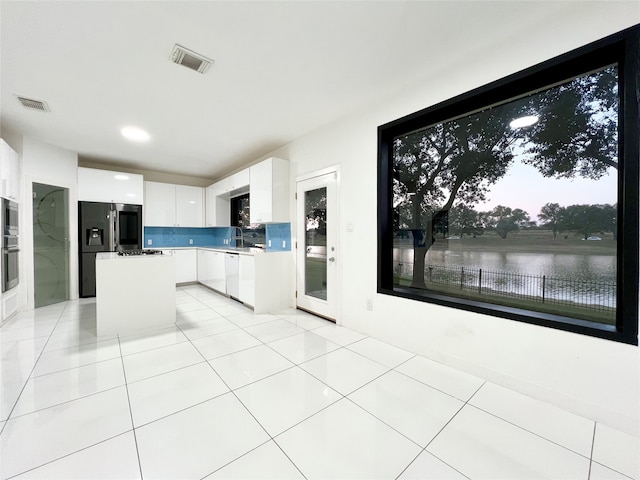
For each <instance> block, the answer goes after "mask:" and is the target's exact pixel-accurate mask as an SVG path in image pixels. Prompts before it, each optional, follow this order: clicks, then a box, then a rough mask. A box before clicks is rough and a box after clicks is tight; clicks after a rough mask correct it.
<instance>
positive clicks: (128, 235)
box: [78, 202, 142, 297]
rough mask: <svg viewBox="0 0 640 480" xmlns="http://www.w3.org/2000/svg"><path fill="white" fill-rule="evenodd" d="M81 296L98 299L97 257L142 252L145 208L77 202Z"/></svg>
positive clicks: (121, 204) (140, 206)
mask: <svg viewBox="0 0 640 480" xmlns="http://www.w3.org/2000/svg"><path fill="white" fill-rule="evenodd" d="M78 235H79V237H78V245H79V255H80V259H79V266H80V282H79V283H80V296H81V297H95V295H96V254H97V253H98V252H118V251H122V250H139V249H141V248H142V205H127V204H123V203H98V202H78Z"/></svg>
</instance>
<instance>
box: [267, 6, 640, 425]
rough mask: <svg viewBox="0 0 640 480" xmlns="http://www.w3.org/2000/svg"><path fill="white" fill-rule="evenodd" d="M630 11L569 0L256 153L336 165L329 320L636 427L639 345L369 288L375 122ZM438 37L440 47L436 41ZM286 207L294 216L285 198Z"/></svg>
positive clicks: (612, 25) (574, 40)
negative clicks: (486, 45) (545, 19)
mask: <svg viewBox="0 0 640 480" xmlns="http://www.w3.org/2000/svg"><path fill="white" fill-rule="evenodd" d="M639 20H640V8H639V7H638V5H637V4H636V3H635V2H627V3H616V4H610V3H607V2H601V3H596V2H591V3H585V2H579V4H576V11H575V15H572V16H568V17H566V18H562V19H555V20H552V19H550V23H549V24H548V25H541V26H537V28H536V29H535V31H529V32H527V31H522V32H520V33H521V35H522V36H521V37H520V38H515V39H508V41H505V42H504V43H503V44H500V45H494V46H492V49H491V50H490V51H486V52H484V54H482V55H479V54H478V52H475V53H474V55H473V56H469V58H468V61H467V62H465V63H464V64H460V65H455V66H452V68H451V70H450V71H447V72H441V73H440V74H438V75H436V76H432V77H430V78H423V79H419V80H414V81H413V82H412V84H411V85H408V86H407V88H405V89H404V90H403V91H400V92H397V94H396V95H395V96H394V97H393V98H388V99H381V100H380V102H379V103H378V104H376V105H374V106H371V107H370V108H368V109H367V110H365V111H360V112H357V113H354V114H350V115H347V116H345V117H344V118H343V119H341V120H339V121H336V122H335V123H332V124H330V125H328V126H326V127H324V128H321V129H319V130H317V131H315V132H313V133H310V134H308V135H306V136H305V137H303V138H301V139H299V140H297V141H294V142H292V143H291V144H289V145H287V146H285V147H282V148H280V149H277V150H275V151H273V152H270V153H269V154H268V155H265V157H264V158H266V157H269V156H276V157H280V158H285V159H289V160H290V161H291V179H292V183H293V182H295V178H296V177H297V176H299V175H303V174H307V173H310V172H313V171H316V170H319V169H322V168H325V167H329V166H332V165H336V164H339V165H340V169H341V185H340V188H341V205H340V229H339V231H340V241H339V252H341V255H340V256H339V261H340V262H341V272H342V278H341V283H342V286H343V288H342V292H341V293H342V295H341V298H342V299H343V300H344V301H342V302H341V305H340V315H339V321H340V322H341V323H342V324H343V325H344V326H346V327H349V328H352V329H354V330H357V331H360V332H363V333H365V334H368V335H370V336H372V337H375V338H379V339H383V340H386V341H388V342H390V343H392V344H395V345H397V346H399V347H402V348H405V349H407V350H410V351H412V352H416V353H419V354H422V355H424V356H426V357H429V358H431V359H434V360H437V361H440V362H443V363H446V364H448V365H452V366H454V367H457V368H459V369H461V370H464V371H467V372H470V373H473V374H475V375H478V376H480V377H483V378H485V379H488V380H490V381H493V382H496V383H499V384H502V385H505V386H507V387H510V388H513V389H515V390H518V391H521V392H523V393H527V394H529V395H531V396H533V397H536V398H539V399H543V400H546V401H549V402H551V403H554V404H556V405H559V406H561V407H564V408H566V409H568V410H570V411H574V412H576V413H578V414H581V415H584V416H587V417H589V418H592V419H594V420H596V421H600V422H603V423H606V424H609V425H611V426H613V427H616V428H619V429H622V430H625V431H628V432H631V433H635V434H639V433H640V412H639V410H640V408H639V405H640V393H639V391H640V385H639V382H640V380H639V379H640V357H639V354H638V347H635V346H630V345H623V344H620V343H616V342H612V341H607V340H601V339H596V338H592V337H588V336H584V335H577V334H573V333H567V332H562V331H558V330H554V329H549V328H545V327H538V326H534V325H528V324H524V323H520V322H515V321H510V320H507V319H501V318H494V317H490V316H486V315H480V314H474V313H469V312H464V311H460V310H455V309H451V308H446V307H440V306H435V305H430V304H426V303H422V302H416V301H411V300H406V299H399V298H395V297H391V296H386V295H378V294H377V293H376V264H377V251H376V249H377V244H376V242H377V240H376V225H377V217H376V175H377V174H376V169H377V151H376V145H377V127H378V126H379V125H381V124H384V123H386V122H389V121H392V120H395V119H397V118H399V117H401V116H403V115H406V114H409V113H412V112H414V111H417V110H420V109H422V108H425V107H428V106H430V105H433V104H435V103H438V102H439V101H442V100H446V99H448V98H451V97H453V96H455V95H458V94H461V93H463V92H465V91H469V90H471V89H473V88H475V87H478V86H481V85H484V84H486V83H488V82H490V81H492V80H495V79H498V78H501V77H504V76H506V75H508V74H511V73H514V72H516V71H519V70H522V69H524V68H527V67H530V66H532V65H534V64H536V63H539V62H541V61H544V60H546V59H549V58H552V57H554V56H557V55H559V54H561V53H563V52H566V51H569V50H571V49H573V48H576V47H579V46H581V45H584V44H586V43H588V42H590V41H594V40H597V39H599V38H602V37H605V36H607V35H609V34H611V33H613V32H616V31H618V30H621V29H623V28H626V27H628V26H631V25H633V24H634V23H637V22H638V21H639ZM488 28H490V26H488ZM441 47H442V48H446V41H443V45H442V46H441ZM292 191H295V186H294V190H292ZM291 211H292V218H294V219H295V213H294V212H295V203H294V202H293V200H292V203H291ZM347 222H352V223H353V225H354V228H353V232H347V231H346V227H345V226H346V223H347ZM295 231H296V228H295V221H294V222H293V224H292V232H295ZM347 299H348V300H347ZM367 299H372V300H373V305H374V309H373V311H372V312H370V311H367V310H366V302H367Z"/></svg>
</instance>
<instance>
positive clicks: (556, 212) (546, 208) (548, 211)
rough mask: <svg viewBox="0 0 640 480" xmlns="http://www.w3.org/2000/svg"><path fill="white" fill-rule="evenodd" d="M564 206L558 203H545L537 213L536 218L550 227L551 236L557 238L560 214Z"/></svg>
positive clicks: (560, 222) (561, 214)
mask: <svg viewBox="0 0 640 480" xmlns="http://www.w3.org/2000/svg"><path fill="white" fill-rule="evenodd" d="M563 213H564V208H563V207H561V206H560V205H559V204H558V203H547V204H545V205H543V207H542V208H541V209H540V213H539V214H538V218H539V219H540V220H542V221H543V222H545V223H544V225H545V226H546V227H549V228H551V230H552V231H553V238H558V234H559V233H560V231H561V230H560V227H561V224H562V216H563Z"/></svg>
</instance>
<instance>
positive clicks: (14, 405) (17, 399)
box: [0, 301, 69, 435]
mask: <svg viewBox="0 0 640 480" xmlns="http://www.w3.org/2000/svg"><path fill="white" fill-rule="evenodd" d="M68 306H69V301H67V302H65V306H64V308H63V309H62V310H61V311H60V313H59V314H58V319H57V320H56V323H55V325H54V326H53V328H52V329H51V333H49V336H48V337H47V341H46V342H44V345H42V350H40V353H39V354H38V358H36V360H35V361H34V362H33V367H31V371H30V372H29V376H28V377H27V379H26V380H25V382H24V384H23V385H22V388H21V389H20V393H19V394H18V396H17V397H16V401H15V402H14V404H13V406H12V407H11V410H9V413H8V414H7V418H6V419H5V422H4V423H3V424H2V428H0V435H2V433H3V432H4V429H5V428H6V427H7V424H8V423H9V420H11V414H12V413H13V411H14V410H15V408H16V405H18V402H19V401H20V397H22V394H23V392H24V389H25V388H26V387H27V383H28V382H29V380H30V379H31V378H32V375H33V371H34V370H35V369H36V365H37V364H38V362H39V361H40V358H41V357H42V354H43V353H44V349H45V348H46V347H47V344H48V343H49V340H50V339H51V335H53V332H54V330H55V329H56V327H57V326H58V323H60V317H62V314H63V313H64V311H65V310H66V309H67V307H68ZM34 313H35V309H34Z"/></svg>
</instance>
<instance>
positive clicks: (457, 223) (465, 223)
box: [448, 204, 484, 238]
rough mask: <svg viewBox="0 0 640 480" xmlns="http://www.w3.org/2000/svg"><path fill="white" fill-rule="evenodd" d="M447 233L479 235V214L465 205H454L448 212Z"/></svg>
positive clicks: (480, 232)
mask: <svg viewBox="0 0 640 480" xmlns="http://www.w3.org/2000/svg"><path fill="white" fill-rule="evenodd" d="M448 223H449V233H454V234H456V235H459V236H460V237H461V238H462V237H463V236H464V235H473V236H476V235H481V234H482V231H483V229H484V228H483V225H482V222H481V220H480V214H479V213H478V212H477V211H476V210H474V209H473V208H472V207H469V206H467V205H462V204H460V205H455V206H453V207H452V208H451V210H449V222H448Z"/></svg>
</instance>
